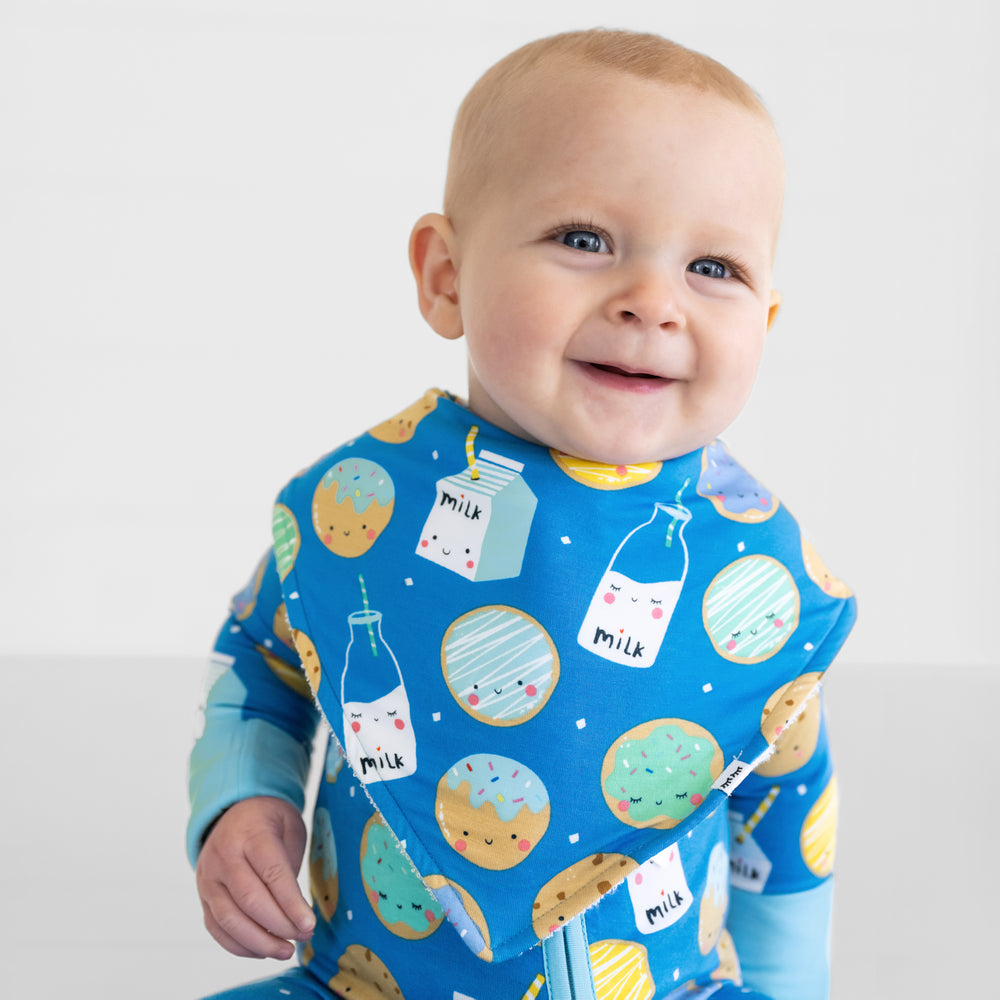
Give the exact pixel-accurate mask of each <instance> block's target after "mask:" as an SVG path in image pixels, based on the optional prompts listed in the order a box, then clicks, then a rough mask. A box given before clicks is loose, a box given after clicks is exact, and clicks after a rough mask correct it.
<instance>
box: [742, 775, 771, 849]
mask: <svg viewBox="0 0 1000 1000" xmlns="http://www.w3.org/2000/svg"><path fill="white" fill-rule="evenodd" d="M780 791H781V789H780V788H779V787H778V786H777V785H772V786H771V790H770V791H769V792H768V793H767V795H765V796H764V798H763V800H762V801H761V803H760V805H759V806H757V808H756V809H755V810H754V814H753V815H752V816H751V817H750V818H749V819H748V820H747V821H746V823H744V824H743V829H742V830H740V832H739V833H738V834H736V843H737V844H742V843H743V841H744V840H746V838H747V837H749V836H750V834H751V833H753V831H754V829H755V828H756V826H757V824H758V823H759V822H760V821H761V820H762V819H763V818H764V817H765V816H766V815H767V811H768V809H770V808H771V806H773V805H774V800H775V799H776V798H777V797H778V792H780Z"/></svg>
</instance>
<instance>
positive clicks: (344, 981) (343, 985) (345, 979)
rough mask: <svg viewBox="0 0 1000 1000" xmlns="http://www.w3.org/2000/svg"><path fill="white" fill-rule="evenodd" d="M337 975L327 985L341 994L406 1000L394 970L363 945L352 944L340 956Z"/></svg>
mask: <svg viewBox="0 0 1000 1000" xmlns="http://www.w3.org/2000/svg"><path fill="white" fill-rule="evenodd" d="M337 970H338V971H337V974H336V975H335V976H333V977H332V978H331V979H330V982H329V983H328V984H327V985H328V986H329V987H330V989H331V990H333V991H334V992H335V993H336V994H337V996H339V997H350V998H351V1000H404V997H403V993H402V991H401V990H400V988H399V984H398V983H397V982H396V980H395V978H394V977H393V975H392V973H391V972H390V971H389V970H388V968H387V967H386V964H385V962H383V961H382V959H380V958H379V957H378V955H376V954H375V952H373V951H372V950H371V948H366V947H365V946H364V945H363V944H349V945H348V946H347V948H346V949H345V951H344V953H343V954H342V955H341V956H340V958H338V959H337Z"/></svg>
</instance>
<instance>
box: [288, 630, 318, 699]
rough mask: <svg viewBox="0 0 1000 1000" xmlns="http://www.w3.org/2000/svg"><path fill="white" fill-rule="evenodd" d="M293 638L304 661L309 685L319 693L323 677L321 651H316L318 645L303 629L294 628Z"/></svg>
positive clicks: (303, 664)
mask: <svg viewBox="0 0 1000 1000" xmlns="http://www.w3.org/2000/svg"><path fill="white" fill-rule="evenodd" d="M292 639H293V640H294V642H295V649H296V651H297V652H298V654H299V659H300V660H301V661H302V669H303V671H305V675H306V680H307V681H308V682H309V687H310V688H311V689H312V691H313V693H314V694H316V695H318V694H319V682H320V680H321V679H322V677H323V667H322V666H321V664H320V662H319V653H317V652H316V646H315V645H314V644H313V641H312V639H310V638H309V636H307V635H306V634H305V632H303V631H302V630H301V629H294V630H293V631H292Z"/></svg>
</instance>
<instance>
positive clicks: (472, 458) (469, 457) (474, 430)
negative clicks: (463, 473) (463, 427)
mask: <svg viewBox="0 0 1000 1000" xmlns="http://www.w3.org/2000/svg"><path fill="white" fill-rule="evenodd" d="M478 433H479V427H478V426H477V425H476V424H473V425H472V427H471V428H470V429H469V436H468V437H467V438H466V439H465V458H466V461H467V462H468V463H469V478H470V479H478V478H479V469H478V468H476V455H475V452H474V451H473V450H472V442H473V441H475V440H476V435H477V434H478Z"/></svg>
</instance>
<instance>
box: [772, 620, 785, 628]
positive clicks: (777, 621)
mask: <svg viewBox="0 0 1000 1000" xmlns="http://www.w3.org/2000/svg"><path fill="white" fill-rule="evenodd" d="M784 624H785V623H784V622H783V621H782V620H781V619H780V618H775V619H774V627H775V628H781V626H782V625H784Z"/></svg>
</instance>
